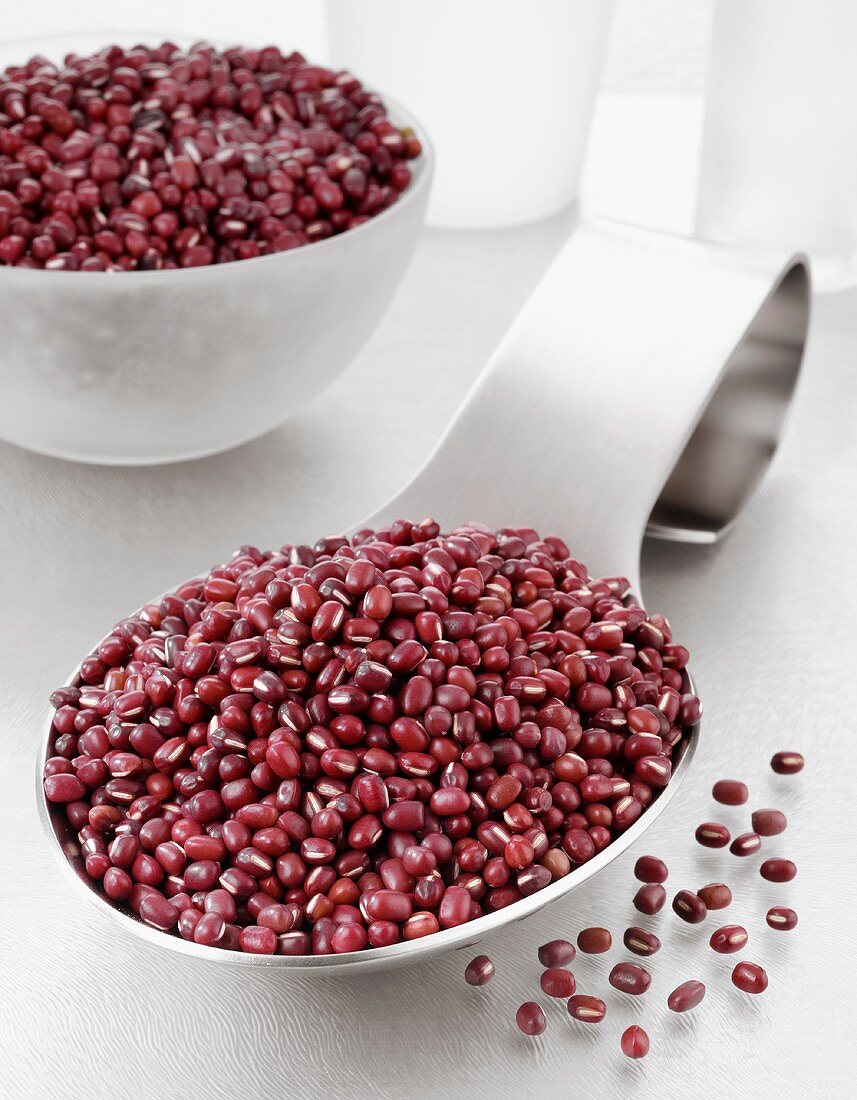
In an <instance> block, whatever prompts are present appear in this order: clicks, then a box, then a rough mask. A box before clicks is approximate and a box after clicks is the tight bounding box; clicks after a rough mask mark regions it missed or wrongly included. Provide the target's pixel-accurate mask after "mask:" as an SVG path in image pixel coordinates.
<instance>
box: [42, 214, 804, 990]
mask: <svg viewBox="0 0 857 1100" xmlns="http://www.w3.org/2000/svg"><path fill="white" fill-rule="evenodd" d="M641 268H642V269H644V270H645V271H646V272H647V273H648V274H649V276H650V282H649V283H648V284H647V285H646V287H645V289H644V288H641V286H640V284H639V282H638V279H639V274H640V270H641ZM692 306H695V307H696V308H695V310H693V309H692V308H691V307H692ZM608 314H610V315H611V316H612V317H613V322H614V323H613V326H612V328H610V327H605V322H606V320H607V315H608ZM676 316H681V318H682V323H681V326H679V325H678V324H677V322H674V321H673V318H674V317H676ZM671 324H672V325H673V330H672V331H671V332H670V333H669V336H668V338H667V340H666V341H664V340H663V339H656V338H655V337H656V335H659V334H660V333H662V332H663V331H664V330H665V329H666V328H667V327H668V326H669V325H671ZM807 324H808V278H807V272H806V269H805V266H804V264H803V262H802V261H801V260H800V259H799V258H797V259H792V260H789V261H788V262H787V263H786V265H785V267H784V268H783V271H782V272H779V271H775V272H774V273H771V272H766V271H760V270H756V268H755V267H754V266H753V265H752V264H751V263H750V262H749V261H748V260H747V259H746V258H741V257H739V258H738V259H737V260H736V259H735V258H733V257H732V256H731V255H728V254H725V253H723V252H720V251H715V252H714V253H713V254H710V252H709V250H707V249H703V248H700V247H699V246H691V245H690V244H689V243H688V242H682V241H677V240H669V239H662V238H659V237H658V236H656V235H652V234H645V233H640V232H638V231H629V230H627V229H624V228H621V227H617V226H608V225H602V226H594V227H593V226H587V227H583V228H581V229H578V230H577V231H576V232H575V233H573V234H572V236H571V238H570V239H569V241H568V242H567V243H566V244H565V245H564V247H563V248H562V250H561V252H560V254H559V256H558V257H557V259H556V260H555V261H554V264H553V265H552V267H551V269H550V271H549V272H548V273H547V275H546V276H545V277H544V279H543V280H542V281H541V283H540V284H539V286H538V287H537V289H536V290H535V292H534V293H533V295H532V296H531V298H530V299H529V301H528V302H527V304H526V305H525V307H524V309H523V311H522V312H521V313H520V314H519V316H518V318H517V319H516V321H515V323H514V324H513V326H512V328H511V329H510V331H509V332H508V333H507V335H506V336H505V338H504V339H503V341H502V342H501V344H500V346H499V348H498V349H497V351H496V352H495V354H494V355H493V356H492V357H491V359H490V360H489V362H488V364H487V365H486V367H485V369H484V370H483V372H482V375H481V376H480V379H479V381H478V382H477V384H476V386H475V387H474V389H473V391H472V393H471V395H470V396H469V398H468V399H467V401H466V402H465V404H464V406H463V407H462V409H461V411H460V412H459V414H458V415H457V416H456V418H455V420H454V421H453V424H452V425H451V427H450V429H449V430H448V432H447V433H446V435H445V436H444V438H443V440H442V441H441V443H440V444H439V446H438V447H437V449H436V450H435V452H434V454H433V455H432V457H431V459H430V460H429V462H428V464H427V465H426V467H425V468H424V469H423V470H422V471H421V472H420V473H419V474H418V475H417V477H416V478H415V479H414V481H412V482H411V483H410V485H408V486H407V487H406V488H405V489H404V490H403V491H402V492H401V493H400V494H399V495H398V496H396V497H395V498H394V499H393V500H392V501H391V502H390V503H389V504H387V505H386V506H385V507H384V508H382V509H381V510H380V511H379V512H378V513H377V514H376V515H375V516H372V517H370V518H369V519H368V520H366V521H364V523H365V525H367V526H372V525H375V524H378V523H382V522H384V520H385V519H389V518H391V517H392V516H393V515H408V516H422V515H424V514H434V515H442V516H443V517H444V520H445V522H446V523H454V522H457V521H459V520H467V519H469V518H479V519H480V520H482V521H483V522H488V523H495V524H497V525H498V526H502V525H504V524H515V523H518V522H520V523H522V524H523V523H525V522H527V521H528V520H530V521H532V522H537V523H539V524H540V526H541V527H542V530H543V531H554V530H555V531H559V532H560V533H562V534H563V535H567V537H568V538H569V539H571V541H572V544H573V546H574V553H575V555H576V556H579V557H580V558H581V559H582V560H583V561H585V562H586V563H587V564H588V565H589V566H590V568H591V569H593V570H594V571H597V572H599V573H600V572H602V571H603V572H614V573H616V572H618V573H623V574H626V575H628V576H629V577H630V578H631V580H632V587H633V588H634V590H635V591H636V592H637V593H639V592H640V587H639V579H638V563H639V555H640V545H641V541H642V537H643V533H644V529H645V523H646V519H647V517H648V515H649V512H650V511H651V507H652V502H653V501H654V500H657V499H658V494H659V492H660V489H661V487H662V486H663V485H664V483H665V482H667V481H668V479H669V475H670V471H671V469H672V468H673V466H674V465H675V463H676V461H678V464H679V468H682V466H683V464H684V458H683V455H684V453H685V450H684V448H685V443H686V441H687V439H688V438H691V449H692V448H693V442H692V440H693V436H692V433H693V432H694V429H695V428H696V433H697V434H698V433H699V431H700V430H701V429H700V426H701V425H703V424H705V423H707V421H708V419H709V418H711V419H712V420H713V422H715V423H716V422H719V421H718V418H720V419H721V420H722V410H721V401H722V396H721V395H722V394H723V393H724V392H726V393H727V394H728V393H729V392H730V391H731V390H732V388H733V379H736V378H737V379H740V377H741V375H742V374H743V373H745V372H746V370H747V367H748V365H752V366H755V364H757V362H758V359H759V356H758V354H757V351H758V349H759V348H764V349H766V356H765V361H766V363H767V368H768V373H769V374H770V375H771V377H772V379H774V381H775V382H776V385H773V386H772V388H771V389H770V393H769V391H768V389H767V388H764V387H763V388H762V389H761V390H760V400H762V403H763V406H765V405H766V402H767V399H768V398H769V397H770V398H771V399H772V402H773V407H774V410H775V412H776V414H777V415H776V416H773V415H770V416H767V417H766V420H765V422H766V423H767V422H770V423H771V424H774V423H776V425H777V427H778V425H779V419H780V418H781V414H782V411H783V408H782V407H783V404H784V400H783V388H782V387H783V380H784V379H787V380H788V382H789V383H790V386H791V387H793V385H794V382H795V380H796V377H797V371H798V368H799V365H800V360H801V356H802V353H803V347H804V341H805V338H806V330H807ZM703 341H704V344H703V343H702V342H703ZM700 346H704V354H702V355H700V356H699V362H698V363H696V364H694V365H693V366H692V367H690V366H688V367H687V368H686V370H685V374H684V375H683V376H682V378H680V379H677V378H674V377H673V371H674V370H675V368H676V366H677V365H678V366H682V365H684V364H686V363H687V362H688V360H689V358H690V357H691V356H692V355H693V353H694V351H695V349H697V348H698V347H700ZM733 349H734V350H733ZM664 386H670V389H671V392H670V394H669V395H667V394H665V393H664V390H663V387H664ZM789 393H790V389H789ZM786 403H787V402H786ZM576 406H577V407H579V408H580V409H581V413H580V414H579V415H575V412H574V410H575V408H576ZM727 407H728V406H727ZM711 410H713V412H712V411H711ZM655 416H656V417H657V419H655V420H654V423H653V417H655ZM727 430H728V425H727V426H725V427H724V428H723V432H724V433H725V432H726V431H727ZM545 440H548V441H549V442H548V446H547V447H545ZM736 453H737V452H736V449H735V448H734V447H733V448H725V447H714V448H710V449H709V450H708V452H707V463H703V464H702V465H701V464H700V462H699V461H698V460H697V461H696V462H694V463H693V465H692V467H691V469H692V471H693V474H694V477H692V478H685V479H684V484H686V485H687V486H689V488H688V489H686V492H690V491H693V492H696V493H698V492H699V489H698V486H699V485H701V486H702V490H703V492H704V490H705V486H706V484H707V483H716V481H717V478H718V475H719V471H720V468H721V466H722V465H724V464H726V466H727V469H728V471H729V474H730V477H732V475H737V476H738V478H739V479H740V484H741V485H742V486H744V483H745V482H746V481H747V479H748V475H747V473H746V471H745V467H746V468H747V470H751V473H752V479H753V480H755V479H756V478H757V477H758V475H759V473H760V471H761V467H762V465H766V463H767V459H769V458H770V454H771V453H772V447H771V446H769V447H768V449H767V452H766V453H763V454H758V453H756V452H755V451H753V452H752V454H750V455H748V457H747V460H746V461H743V460H742V461H735V458H736ZM632 462H633V466H632V465H631V463H632ZM545 464H548V465H549V466H551V467H554V466H558V467H561V468H567V469H568V470H569V472H570V476H566V477H563V478H561V479H559V480H558V482H557V483H553V484H548V483H547V482H546V483H544V485H545V492H544V493H542V494H541V495H540V496H539V497H538V498H536V497H535V495H534V493H533V486H534V482H535V479H536V478H537V477H538V476H539V474H540V473H541V472H542V470H543V468H544V465H545ZM474 467H476V468H478V469H474ZM461 470H468V471H472V473H471V475H470V476H468V477H467V478H462V477H461V476H459V474H458V472H459V471H461ZM631 471H633V475H632V476H629V475H630V473H631ZM732 479H733V480H734V481H735V483H736V484H737V483H738V480H736V479H735V478H734V477H733V478H732ZM745 496H746V492H744V493H743V495H742V498H741V500H740V501H736V502H735V507H738V506H740V503H742V502H743V498H744V497H745ZM596 517H597V518H596ZM363 525H364V524H361V526H363ZM672 533H673V534H678V532H672ZM72 682H73V678H72ZM698 735H699V730H698V727H696V728H694V729H693V730H692V731H691V732H690V734H689V736H688V739H687V741H686V742H685V746H684V749H683V751H682V753H681V756H680V759H679V761H678V764H677V767H676V768H675V770H674V773H673V776H672V778H671V780H670V783H669V784H668V786H667V788H666V790H665V791H664V792H662V793H661V795H660V796H659V797H658V798H657V800H656V801H655V802H654V803H653V805H652V806H651V807H650V808H649V809H647V810H646V811H645V812H644V813H643V814H642V816H641V817H640V818H639V819H638V821H637V822H636V823H635V824H634V825H633V826H632V827H631V828H630V829H629V830H628V831H627V832H626V833H624V834H623V835H622V836H621V837H620V838H618V839H617V840H615V841H614V842H613V843H612V844H610V845H609V846H608V847H607V848H606V849H605V850H604V851H603V852H601V853H599V854H598V855H597V856H596V857H595V858H593V859H592V860H591V861H589V862H588V863H586V864H584V865H583V866H582V867H580V868H577V869H576V870H575V871H573V872H572V873H571V874H569V875H568V876H566V877H565V878H564V879H561V880H559V881H557V882H555V883H552V884H551V885H550V886H549V887H547V888H546V889H545V890H542V891H539V892H538V893H537V894H534V895H531V896H530V897H527V898H523V899H521V900H520V901H518V902H515V903H514V904H513V905H510V906H508V907H507V908H505V909H502V910H499V911H497V912H494V913H489V914H486V915H485V916H482V917H480V918H478V919H477V920H475V921H472V922H470V923H468V924H466V925H462V926H460V927H458V928H452V929H446V930H444V931H442V932H438V933H436V934H435V935H432V936H428V937H425V938H423V939H418V940H413V941H410V942H406V943H399V944H394V945H393V946H391V947H385V948H380V949H373V950H371V951H366V952H359V953H356V954H352V955H333V956H294V957H291V956H280V955H275V956H256V955H246V954H243V953H238V952H222V951H218V950H217V949H214V948H207V947H202V946H200V945H198V944H195V943H190V942H188V941H185V940H183V939H181V938H179V937H178V936H172V935H170V936H166V935H164V933H162V932H159V931H157V930H154V929H151V928H149V927H147V926H146V925H145V924H143V923H142V922H140V921H138V920H136V919H134V918H133V917H131V916H129V915H127V914H125V913H123V912H120V911H119V910H117V909H115V908H114V907H112V906H109V905H106V904H105V903H104V899H103V898H101V896H100V895H99V894H98V893H97V892H96V889H95V888H94V887H93V886H92V884H91V883H90V882H89V881H88V880H87V879H86V877H85V875H84V874H83V872H82V867H81V861H80V859H79V856H78V855H77V852H76V844H75V839H74V835H73V833H72V832H71V830H70V829H69V828H68V825H67V823H66V822H65V820H64V814H63V812H62V810H61V809H54V808H52V807H50V806H49V805H48V803H47V801H46V800H45V798H44V793H43V789H42V784H41V780H40V774H41V764H42V763H43V762H44V760H45V759H46V757H47V756H48V755H49V754H50V739H51V733H50V721H49V720H48V721H47V722H46V724H45V736H44V740H43V745H42V750H41V752H40V755H39V773H38V774H37V780H36V785H37V792H38V795H37V797H38V799H39V808H40V814H41V818H42V822H43V825H44V827H45V831H46V833H47V836H48V840H49V843H51V845H52V847H53V849H54V851H55V853H56V854H58V855H59V856H60V859H61V862H63V863H64V865H65V867H66V869H67V870H68V869H69V868H71V869H72V871H73V872H74V873H73V876H72V877H73V879H74V881H76V882H77V883H78V884H83V886H84V888H85V889H86V890H87V895H88V896H89V897H90V898H95V899H98V901H99V906H100V908H101V909H102V910H103V911H105V912H107V913H109V914H110V916H111V917H113V918H114V919H116V920H118V921H119V922H120V925H121V927H122V928H123V929H124V930H125V931H128V932H133V933H135V934H137V935H139V936H141V937H143V938H144V939H146V940H148V941H149V942H151V943H152V944H155V945H157V946H160V947H165V948H169V949H172V950H175V951H179V952H182V953H184V954H188V955H194V956H197V957H199V958H203V959H208V960H212V961H217V962H219V963H225V964H229V965H239V966H251V967H257V968H273V969H278V970H301V969H314V970H317V969H325V970H331V969H336V970H339V969H342V968H357V969H361V970H363V969H369V968H380V967H385V966H388V965H393V964H396V963H402V962H406V961H411V960H415V959H420V958H426V957H428V956H430V955H435V954H437V953H439V952H443V951H446V950H449V949H451V948H453V947H461V946H466V945H472V944H474V943H477V942H478V941H479V940H480V939H481V938H482V937H483V936H484V935H487V934H488V933H489V932H491V931H493V930H495V929H498V928H501V927H503V926H505V925H507V924H511V923H513V922H515V921H517V920H520V919H521V918H523V917H525V916H528V915H530V914H532V913H535V912H537V911H538V910H539V909H541V908H542V907H543V906H544V905H546V904H547V903H549V902H551V901H553V900H554V899H556V898H559V897H562V896H564V895H566V894H568V893H569V892H571V891H572V890H574V889H575V888H576V887H578V886H579V885H581V884H583V883H584V882H586V881H587V880H588V879H589V878H590V877H591V876H592V875H594V874H595V873H596V872H598V871H599V870H601V869H602V868H603V867H605V866H607V865H608V864H609V863H610V862H612V860H613V859H615V858H616V857H617V856H618V855H620V854H621V853H622V852H623V851H624V850H625V849H626V848H627V847H628V846H629V845H630V844H631V843H633V842H634V840H635V839H637V838H638V837H639V836H640V835H641V834H642V833H643V832H644V831H645V830H646V829H648V828H649V827H650V825H651V824H653V823H654V821H655V820H656V819H657V817H658V816H659V815H660V814H661V813H662V811H663V810H664V809H665V807H666V805H667V804H668V802H669V801H670V800H671V799H672V798H673V797H674V795H675V794H676V792H677V790H678V788H679V785H680V784H681V782H682V780H683V779H684V777H685V775H686V773H687V769H688V766H689V763H690V760H691V757H692V754H693V750H694V748H695V746H696V742H697V739H698Z"/></svg>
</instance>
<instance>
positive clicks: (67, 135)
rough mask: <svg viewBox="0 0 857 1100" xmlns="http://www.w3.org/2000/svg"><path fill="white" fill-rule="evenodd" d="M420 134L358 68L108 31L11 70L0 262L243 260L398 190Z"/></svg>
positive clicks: (0, 155)
mask: <svg viewBox="0 0 857 1100" xmlns="http://www.w3.org/2000/svg"><path fill="white" fill-rule="evenodd" d="M420 152H421V147H420V142H419V140H418V139H417V137H416V136H415V135H414V134H413V132H411V131H410V130H399V129H397V128H396V127H395V126H394V125H393V123H392V122H391V121H390V120H389V119H388V118H387V110H386V107H385V106H384V103H383V102H382V100H381V99H380V98H379V97H378V96H377V95H375V94H374V93H373V92H370V91H367V90H366V89H365V88H364V87H363V86H362V85H361V83H360V81H359V80H357V79H356V78H355V77H354V76H352V75H351V74H350V73H346V72H335V71H333V70H330V69H326V68H324V67H322V66H320V65H311V64H309V63H308V62H307V61H306V60H305V59H304V58H303V57H302V56H301V54H299V53H291V54H283V53H281V52H280V50H279V49H278V48H277V47H276V46H266V47H264V48H263V49H247V48H244V47H235V48H233V49H227V50H225V51H223V52H221V51H219V50H216V49H215V48H214V47H213V46H210V45H207V44H205V43H197V44H196V45H194V46H191V47H190V49H188V50H182V49H179V47H178V46H176V45H174V44H172V43H170V42H165V43H163V44H162V45H160V46H156V47H148V46H135V47H133V48H132V49H128V50H123V49H120V48H119V47H118V46H107V47H105V48H104V49H103V50H101V51H99V52H98V53H96V54H93V55H92V56H88V57H81V56H78V55H75V54H70V55H68V56H67V57H66V58H65V61H64V63H63V64H62V65H59V66H57V65H54V64H52V63H51V62H50V61H48V60H47V59H46V58H44V57H32V58H30V60H29V61H27V62H26V63H25V64H23V65H12V66H9V67H8V68H7V69H6V70H5V71H4V72H3V74H2V75H0V265H4V264H6V265H14V266H17V267H38V268H47V269H50V270H63V271H78V270H79V271H133V270H147V271H148V270H158V269H161V268H177V267H199V266H204V265H207V264H215V263H228V262H230V261H232V260H247V259H252V258H253V257H256V256H264V255H267V254H269V253H272V252H283V251H286V250H288V249H291V248H297V247H299V246H300V245H305V244H311V243H313V242H314V241H320V240H324V239H325V238H326V237H330V236H332V235H333V234H336V233H341V232H343V231H344V230H347V229H353V228H354V227H355V226H358V225H360V224H362V223H363V222H365V221H367V219H369V218H371V217H374V216H375V215H376V214H379V213H380V212H381V211H382V210H385V209H386V208H387V207H388V206H390V205H391V204H392V203H394V202H395V201H396V199H397V198H398V196H399V194H400V193H401V192H402V191H404V190H405V188H406V187H407V186H408V185H409V183H410V181H411V170H410V168H409V167H408V163H407V162H408V161H409V160H412V159H414V158H415V157H417V156H419V154H420Z"/></svg>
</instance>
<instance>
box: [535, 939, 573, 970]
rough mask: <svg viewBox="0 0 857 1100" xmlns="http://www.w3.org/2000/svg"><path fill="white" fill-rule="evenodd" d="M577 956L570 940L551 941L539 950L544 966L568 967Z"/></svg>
mask: <svg viewBox="0 0 857 1100" xmlns="http://www.w3.org/2000/svg"><path fill="white" fill-rule="evenodd" d="M576 954H577V952H576V951H575V950H574V944H572V943H569V941H568V940H549V941H548V942H547V943H543V944H542V946H541V947H540V948H539V962H540V963H541V964H542V966H567V965H568V964H569V963H570V962H572V961H573V959H574V956H575V955H576Z"/></svg>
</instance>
